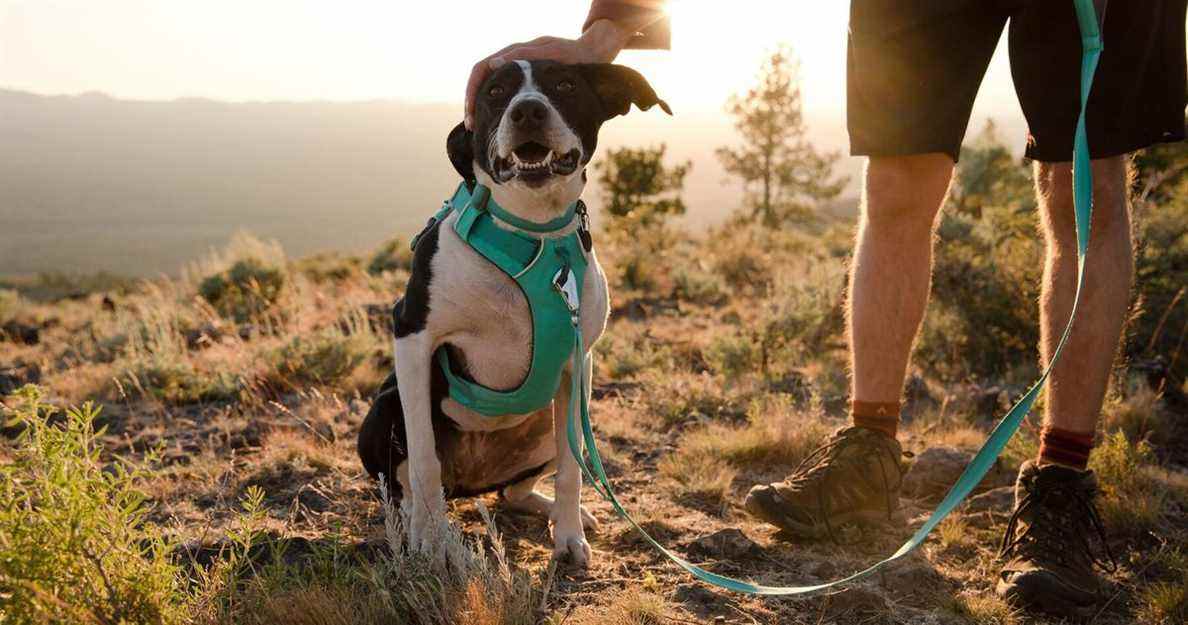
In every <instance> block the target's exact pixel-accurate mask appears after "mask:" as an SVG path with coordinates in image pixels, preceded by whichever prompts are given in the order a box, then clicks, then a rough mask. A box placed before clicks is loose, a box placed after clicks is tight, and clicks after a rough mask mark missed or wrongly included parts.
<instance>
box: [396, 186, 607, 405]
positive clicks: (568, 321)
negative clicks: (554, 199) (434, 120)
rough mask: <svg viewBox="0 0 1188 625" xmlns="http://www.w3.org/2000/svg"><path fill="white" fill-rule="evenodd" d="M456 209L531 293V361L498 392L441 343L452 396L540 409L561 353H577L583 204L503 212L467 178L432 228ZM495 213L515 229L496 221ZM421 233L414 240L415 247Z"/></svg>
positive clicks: (487, 253) (470, 237) (468, 234)
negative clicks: (538, 214) (537, 218)
mask: <svg viewBox="0 0 1188 625" xmlns="http://www.w3.org/2000/svg"><path fill="white" fill-rule="evenodd" d="M455 212H456V213H458V218H457V220H456V221H455V222H454V226H453V227H454V232H456V233H457V234H458V236H459V237H460V238H461V239H462V240H463V241H465V242H466V244H467V245H469V246H470V247H471V249H473V250H474V251H476V252H478V253H479V254H480V255H481V256H482V257H483V258H486V259H487V260H488V261H490V262H491V263H492V264H494V265H495V266H496V267H498V268H499V270H500V271H502V272H503V273H505V274H507V275H508V277H510V278H511V279H512V280H515V282H516V285H517V286H519V287H520V290H521V291H522V292H523V293H524V297H525V298H526V299H527V300H528V309H529V311H531V314H532V360H531V364H530V365H529V367H528V375H527V377H525V379H524V381H523V383H521V384H520V386H519V387H517V388H515V389H512V390H509V391H497V390H493V389H490V388H487V387H485V386H482V385H481V384H478V383H476V382H474V381H472V380H468V379H466V378H465V377H463V376H461V375H460V374H459V373H458V370H457V369H456V368H455V367H454V365H453V363H452V362H451V361H450V355H449V351H448V350H447V349H446V347H445V346H444V345H443V346H442V347H440V348H438V350H437V353H436V354H435V355H434V358H435V360H437V362H438V364H439V366H440V367H441V370H442V372H443V373H445V377H446V380H447V381H448V382H449V393H450V397H451V398H453V399H454V401H456V402H458V403H459V404H462V405H463V406H466V407H467V408H469V409H470V410H473V411H475V412H477V413H479V414H481V415H484V416H488V417H498V416H503V415H510V414H526V413H529V412H534V411H537V410H540V409H542V408H545V407H547V406H548V405H549V402H551V401H552V400H553V396H554V395H556V394H557V390H558V388H560V385H561V374H562V372H563V371H564V369H565V362H566V360H567V359H568V358H569V357H570V355H571V353H574V352H575V351H576V353H578V354H580V353H581V352H582V343H581V332H580V329H579V319H578V305H579V294H580V293H581V290H582V281H583V279H584V277H585V273H586V265H587V262H586V251H588V249H589V241H590V239H589V232H588V230H587V227H586V207H585V204H583V203H582V202H581V200H578V201H577V202H574V203H573V204H572V205H570V206H569V208H568V209H567V210H566V211H565V214H563V215H562V216H560V217H558V218H557V219H554V220H552V221H550V222H548V223H543V224H542V223H536V222H532V221H527V220H524V219H521V218H519V217H516V216H515V215H512V214H511V213H508V212H507V211H506V210H505V209H503V208H502V207H501V206H499V205H498V204H497V203H496V202H495V200H494V199H492V198H491V191H490V189H488V188H487V187H485V186H483V185H475V186H474V189H473V191H472V190H471V189H470V188H469V187H468V186H467V184H466V183H465V182H464V183H462V184H459V185H458V189H457V191H455V192H454V195H453V197H452V198H450V199H449V200H448V201H446V202H445V204H444V205H443V206H442V208H441V210H440V211H438V213H437V215H435V216H434V217H433V219H432V220H430V227H431V226H432V225H433V224H435V223H439V222H442V221H444V220H445V218H446V217H448V216H449V215H450V214H451V213H455ZM496 219H498V220H499V221H501V222H504V223H506V224H508V225H510V226H513V227H514V228H516V229H517V230H510V229H508V228H504V227H502V226H500V225H499V224H497V223H496V222H495V220H496ZM574 219H579V220H580V221H579V223H578V227H577V228H573V229H572V231H571V232H570V233H568V234H565V235H561V236H544V235H549V234H551V233H554V232H557V231H559V230H561V229H563V228H566V227H568V226H570V225H571V224H572V223H573V221H574ZM533 235H540V236H533ZM418 239H419V237H418ZM418 239H414V240H413V247H416V244H417V242H418Z"/></svg>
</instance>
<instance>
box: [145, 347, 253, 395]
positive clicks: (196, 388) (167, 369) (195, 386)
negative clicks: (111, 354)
mask: <svg viewBox="0 0 1188 625" xmlns="http://www.w3.org/2000/svg"><path fill="white" fill-rule="evenodd" d="M122 377H123V378H125V380H126V381H128V382H130V383H131V385H132V386H133V387H136V388H139V389H141V390H143V391H144V392H146V393H148V394H150V395H152V396H153V397H155V398H157V399H159V400H161V401H164V402H167V403H170V404H175V405H185V404H193V403H198V402H208V401H225V400H230V399H235V398H236V397H237V396H238V394H239V390H240V383H239V379H238V378H237V377H236V376H234V375H232V374H230V373H228V372H226V371H219V372H205V371H199V370H198V369H196V368H194V365H192V364H190V363H189V362H188V361H186V360H180V359H172V358H168V357H151V356H150V357H146V358H141V359H138V360H135V361H133V362H132V363H130V364H129V366H128V367H127V368H125V369H124V371H123V372H122Z"/></svg>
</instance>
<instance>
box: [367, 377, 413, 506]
mask: <svg viewBox="0 0 1188 625" xmlns="http://www.w3.org/2000/svg"><path fill="white" fill-rule="evenodd" d="M407 447H408V441H407V437H406V436H405V432H404V410H403V409H402V408H401V406H400V389H399V388H398V386H397V384H396V376H395V375H389V376H388V379H386V380H384V383H383V385H382V386H381V387H380V390H379V393H377V394H376V398H375V401H374V402H372V404H371V410H370V411H368V413H367V417H366V418H364V419H363V425H362V426H360V427H359V439H358V441H357V445H356V449H357V451H358V453H359V459H360V460H362V461H363V468H364V469H365V470H366V471H367V474H368V475H369V476H370V477H371V479H373V480H376V479H378V478H379V476H380V475H381V474H382V475H383V476H384V482H385V484H384V486H386V487H387V489H388V497H389V498H390V499H391V500H392V502H393V503H395V502H399V501H401V500H402V499H403V496H404V494H405V493H407V492H408V477H407V476H408V466H407V464H408V463H407V462H406V460H407V459H408V453H407V451H406V450H407ZM398 467H403V469H404V477H403V478H402V479H400V480H399V481H397V480H394V479H393V478H394V477H395V476H396V474H397V468H398Z"/></svg>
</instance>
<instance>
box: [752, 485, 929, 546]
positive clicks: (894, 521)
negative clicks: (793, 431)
mask: <svg viewBox="0 0 1188 625" xmlns="http://www.w3.org/2000/svg"><path fill="white" fill-rule="evenodd" d="M785 505H786V504H785V503H784V502H783V500H782V499H779V498H778V497H777V496H776V495H773V494H771V493H769V492H767V491H758V492H752V493H748V494H747V498H746V499H745V500H744V501H743V508H744V509H745V510H746V511H747V512H749V513H751V515H752V516H754V517H756V518H758V519H760V520H762V521H764V522H766V523H769V524H771V525H774V526H776V527H778V528H780V529H781V530H783V531H785V532H787V533H788V534H791V535H792V536H794V537H796V538H802V539H808V540H821V539H823V538H827V537H828V536H829V528H828V527H827V526H826V525H825V524H824V523H813V524H806V523H801V522H799V521H797V520H795V519H793V518H790V517H788V516H787V515H785V514H782V513H781V512H780V511H781V508H783V507H784V506H785ZM831 523H832V525H833V528H834V529H835V530H836V529H838V528H840V527H841V526H843V525H858V526H860V527H864V528H878V527H887V528H900V527H903V526H904V525H906V524H907V520H906V518H905V517H904V515H903V512H902V511H900V510H895V511H893V512H892V513H891V516H890V517H888V515H887V513H886V512H885V511H884V512H880V511H874V510H855V511H853V512H844V513H837V514H834V515H833V517H832V521H831Z"/></svg>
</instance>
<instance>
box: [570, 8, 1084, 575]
mask: <svg viewBox="0 0 1188 625" xmlns="http://www.w3.org/2000/svg"><path fill="white" fill-rule="evenodd" d="M1073 3H1074V6H1075V7H1076V13H1077V21H1078V24H1079V25H1080V28H1081V50H1082V56H1081V110H1080V115H1079V117H1078V119H1077V130H1076V138H1075V140H1074V146H1073V204H1074V209H1075V214H1076V225H1077V292H1076V298H1075V299H1074V300H1073V307H1072V311H1071V312H1070V313H1069V317H1068V324H1067V325H1066V326H1065V327H1064V332H1063V333H1062V334H1061V336H1060V343H1058V344H1057V346H1056V351H1054V352H1053V353H1052V359H1051V360H1050V361H1049V362H1048V366H1047V368H1045V369H1044V372H1043V374H1042V375H1041V376H1040V378H1039V379H1038V380H1036V382H1035V383H1034V384H1033V385H1032V386H1031V388H1030V389H1028V391H1027V392H1026V393H1024V395H1023V397H1022V398H1020V399H1019V401H1018V402H1016V403H1015V405H1014V406H1012V407H1011V409H1010V411H1009V412H1007V414H1006V416H1004V417H1003V418H1002V420H1000V421H999V422H998V425H996V426H995V427H994V430H993V431H992V432H990V436H989V437H988V438H987V439H986V442H985V443H984V444H983V445H982V448H981V449H980V450H978V453H977V455H975V456H974V458H973V460H971V461H970V463H969V465H968V466H966V467H965V471H964V472H962V474H961V477H959V478H957V483H956V484H954V485H953V487H952V488H951V489H950V490H949V492H948V494H946V495H945V498H944V500H942V501H941V503H940V505H939V506H937V508H936V510H935V511H934V512H933V513H932V515H931V516H930V517H928V520H927V521H925V522H924V525H922V526H921V527H920V529H918V530H916V533H915V534H913V535H912V537H911V538H910V539H908V541H907V542H905V543H904V544H903V545H902V546H900V547H899V549H898V550H896V551H895V553H893V554H891V555H890V556H888V557H887V558H886V559H884V560H882V561H880V562H877V563H875V564H874V565H872V566H870V567H868V568H866V569H864V570H862V571H859V572H857V573H854V574H853V575H850V576H849V577H845V578H842V579H839V580H836V581H832V582H828V583H824V584H814V585H808V586H762V585H758V584H752V583H750V582H746V581H743V580H740V579H735V578H733V577H726V576H725V575H718V574H717V573H713V572H710V571H707V570H705V569H703V568H701V567H699V566H697V565H695V564H692V563H691V562H689V561H687V560H685V559H684V558H681V557H680V556H678V555H676V554H675V553H673V552H671V551H669V550H668V549H666V548H665V547H664V546H663V545H661V544H660V543H659V542H657V541H656V540H655V539H654V538H652V536H651V535H649V534H648V532H647V531H646V530H644V529H643V528H642V527H640V526H639V524H638V523H636V522H635V519H632V518H631V515H630V514H628V513H627V511H626V510H625V509H623V506H622V505H621V504H620V503H619V500H618V499H617V498H616V497H615V493H614V490H613V489H612V488H611V484H610V480H608V479H607V477H606V471H605V470H604V469H603V466H602V458H601V456H600V455H599V453H598V447H597V444H596V441H595V439H594V429H593V427H592V426H591V424H590V404H589V396H588V391H589V388H588V387H587V383H586V379H587V377H588V374H589V372H590V366H591V363H592V358H591V357H586V358H583V356H582V351H583V343H582V335H581V327H580V324H577V326H578V328H577V333H576V334H577V338H576V343H575V345H574V350H573V369H572V372H571V375H572V376H573V383H572V385H571V389H572V392H571V395H570V401H569V414H568V418H567V419H566V430H567V436H568V438H569V449H570V452H571V453H572V454H573V456H574V458H576V459H577V463H578V466H579V467H581V470H582V473H584V474H585V476H586V479H588V480H589V481H590V483H591V484H593V485H594V489H595V490H596V491H598V493H599V494H600V495H602V496H603V498H605V499H606V500H607V501H609V502H610V504H611V506H612V507H613V508H614V510H615V512H617V513H618V514H619V516H621V517H623V518H624V519H625V520H626V521H627V522H628V523H630V524H631V526H632V527H634V528H635V529H636V531H638V532H639V534H640V535H641V536H643V537H644V538H645V539H646V540H647V541H648V542H649V543H651V544H652V546H653V547H655V548H656V549H657V550H658V551H660V553H662V554H664V555H665V556H666V557H667V558H668V559H670V560H672V561H673V562H675V563H676V564H677V566H680V567H681V568H683V569H685V570H686V571H688V572H689V573H690V574H692V575H693V576H694V577H696V578H698V579H700V580H702V581H704V582H707V583H709V584H712V585H714V586H718V587H719V588H725V589H727V590H732V591H735V592H740V593H745V594H752V595H769V596H795V595H798V596H805V595H811V594H816V593H820V592H823V591H826V590H831V589H834V588H836V587H838V586H841V585H844V584H847V583H849V582H852V581H856V580H859V579H862V578H864V577H866V576H868V575H870V574H872V573H874V572H876V571H879V570H881V569H882V568H884V567H886V566H887V565H888V564H891V563H892V562H895V561H896V560H899V559H901V558H903V557H904V556H906V555H908V554H909V553H911V552H912V551H914V550H915V549H916V548H917V547H919V546H920V545H921V544H923V542H924V539H925V538H927V537H928V535H929V534H930V533H931V532H932V530H933V529H934V528H935V527H936V526H937V525H938V524H939V523H940V522H941V521H942V520H944V518H945V517H946V516H948V515H949V513H950V512H952V511H953V510H954V509H955V508H956V507H957V505H958V504H960V503H961V501H962V500H963V499H965V497H966V496H967V495H969V493H970V492H971V491H972V490H973V489H974V487H976V486H977V485H978V484H979V483H980V482H981V481H982V478H983V477H984V476H985V475H986V472H987V471H989V470H990V467H991V466H993V465H994V461H995V460H996V459H997V458H998V456H999V454H1001V453H1002V450H1003V449H1004V448H1005V447H1006V445H1007V442H1008V441H1010V439H1011V436H1012V435H1014V433H1015V432H1016V431H1017V430H1018V429H1019V424H1020V423H1021V422H1022V420H1023V417H1024V416H1026V415H1027V413H1028V412H1029V411H1030V410H1031V407H1032V405H1033V404H1034V403H1035V400H1036V398H1037V397H1039V394H1040V391H1041V390H1043V387H1044V383H1045V382H1046V381H1047V379H1048V376H1049V375H1050V374H1051V372H1052V367H1053V366H1054V365H1055V364H1056V361H1057V360H1059V359H1060V354H1061V352H1062V351H1063V350H1064V345H1065V343H1066V342H1067V340H1068V336H1069V334H1070V332H1071V330H1072V325H1073V320H1074V319H1076V316H1077V306H1078V304H1080V301H1081V292H1082V287H1083V286H1084V282H1085V256H1086V254H1087V253H1088V249H1089V224H1090V220H1091V219H1092V215H1093V171H1092V169H1091V167H1090V157H1089V140H1088V135H1087V133H1086V130H1085V110H1086V108H1087V105H1088V102H1089V90H1090V88H1091V87H1092V84H1093V75H1094V73H1095V72H1096V71H1097V62H1098V59H1099V58H1100V56H1101V50H1102V40H1101V26H1100V23H1099V21H1098V16H1097V12H1096V11H1095V10H1094V0H1073ZM576 419H580V420H581V428H582V438H583V439H584V442H585V445H586V449H587V450H588V452H589V464H587V462H586V460H585V458H584V457H583V455H582V447H581V442H579V441H578V438H577V433H576V431H575V423H574V421H575V420H576Z"/></svg>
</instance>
